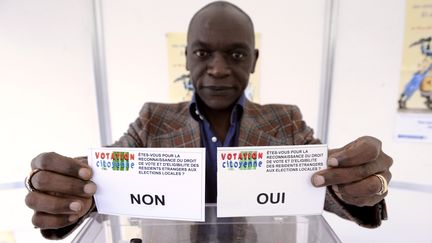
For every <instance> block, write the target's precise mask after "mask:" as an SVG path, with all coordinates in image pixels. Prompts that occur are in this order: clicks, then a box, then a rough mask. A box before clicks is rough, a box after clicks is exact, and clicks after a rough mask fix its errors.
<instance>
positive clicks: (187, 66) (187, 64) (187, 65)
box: [185, 46, 189, 71]
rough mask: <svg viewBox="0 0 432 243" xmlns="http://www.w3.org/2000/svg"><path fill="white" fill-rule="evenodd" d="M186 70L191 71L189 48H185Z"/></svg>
mask: <svg viewBox="0 0 432 243" xmlns="http://www.w3.org/2000/svg"><path fill="white" fill-rule="evenodd" d="M185 58H186V70H187V71H189V62H188V57H187V46H186V47H185Z"/></svg>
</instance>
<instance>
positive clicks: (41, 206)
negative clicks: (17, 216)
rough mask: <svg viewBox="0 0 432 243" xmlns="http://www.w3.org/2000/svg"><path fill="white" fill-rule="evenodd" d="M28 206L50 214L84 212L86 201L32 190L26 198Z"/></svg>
mask: <svg viewBox="0 0 432 243" xmlns="http://www.w3.org/2000/svg"><path fill="white" fill-rule="evenodd" d="M25 203H26V204H27V206H28V207H29V208H31V209H33V210H35V211H39V212H44V213H49V214H82V213H83V211H84V210H85V209H84V203H83V201H82V200H80V199H78V198H63V197H56V196H52V195H48V194H45V193H41V192H37V191H34V192H30V193H28V194H27V196H26V198H25Z"/></svg>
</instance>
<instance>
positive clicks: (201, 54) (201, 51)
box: [194, 50, 209, 57]
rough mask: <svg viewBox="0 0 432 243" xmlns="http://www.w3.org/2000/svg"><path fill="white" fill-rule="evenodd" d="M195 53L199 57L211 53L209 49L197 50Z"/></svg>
mask: <svg viewBox="0 0 432 243" xmlns="http://www.w3.org/2000/svg"><path fill="white" fill-rule="evenodd" d="M194 54H195V55H196V56H197V57H206V56H208V55H209V52H208V51H204V50H198V51H195V52H194Z"/></svg>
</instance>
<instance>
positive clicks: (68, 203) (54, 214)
mask: <svg viewBox="0 0 432 243" xmlns="http://www.w3.org/2000/svg"><path fill="white" fill-rule="evenodd" d="M141 127H142V124H141V119H139V118H138V119H137V120H136V121H135V122H134V123H132V124H131V125H130V127H129V129H128V132H127V133H125V134H124V135H123V136H122V137H121V138H120V139H119V140H118V141H117V142H115V143H114V144H113V145H111V146H115V147H138V146H142V143H141V142H140V138H139V135H138V133H139V129H140V128H141ZM31 167H32V170H33V171H34V170H38V172H36V173H35V174H34V176H32V178H31V184H32V187H33V188H34V189H35V191H31V192H29V193H28V194H27V196H26V199H25V202H26V204H27V206H28V207H29V208H31V209H33V210H34V214H33V218H32V222H33V225H34V226H35V227H36V228H40V229H41V233H42V235H43V236H44V237H45V238H47V239H53V240H54V239H63V238H65V237H67V236H68V235H69V234H70V233H71V232H73V231H74V230H75V229H76V228H77V227H78V226H79V225H80V224H81V223H82V222H84V220H85V219H86V218H87V217H89V216H90V215H91V213H92V212H96V211H97V209H96V206H95V203H94V200H93V195H94V193H95V192H96V185H95V184H94V183H93V182H92V181H91V177H92V170H91V168H90V167H89V166H88V163H87V157H80V158H68V157H65V156H62V155H59V154H56V153H42V154H40V155H38V156H37V157H35V158H34V159H33V160H32V163H31Z"/></svg>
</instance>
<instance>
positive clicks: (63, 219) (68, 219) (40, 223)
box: [32, 212, 79, 229]
mask: <svg viewBox="0 0 432 243" xmlns="http://www.w3.org/2000/svg"><path fill="white" fill-rule="evenodd" d="M78 219H79V216H78V215H69V214H55V215H54V214H48V213H43V212H36V213H35V214H34V215H33V218H32V222H33V225H34V226H36V227H38V228H40V229H57V228H62V227H65V226H68V225H71V224H73V223H75V222H76V221H77V220H78Z"/></svg>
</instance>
